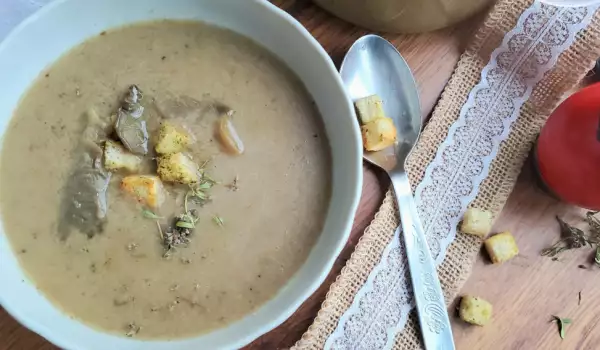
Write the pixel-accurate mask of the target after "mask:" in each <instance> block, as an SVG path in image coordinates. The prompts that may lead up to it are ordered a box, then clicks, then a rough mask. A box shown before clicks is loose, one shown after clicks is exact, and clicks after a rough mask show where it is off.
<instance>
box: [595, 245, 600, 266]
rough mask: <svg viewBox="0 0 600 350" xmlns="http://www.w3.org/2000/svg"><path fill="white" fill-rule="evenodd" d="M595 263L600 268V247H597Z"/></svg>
mask: <svg viewBox="0 0 600 350" xmlns="http://www.w3.org/2000/svg"><path fill="white" fill-rule="evenodd" d="M594 262H595V263H596V265H598V266H599V267H600V246H598V247H596V255H595V256H594Z"/></svg>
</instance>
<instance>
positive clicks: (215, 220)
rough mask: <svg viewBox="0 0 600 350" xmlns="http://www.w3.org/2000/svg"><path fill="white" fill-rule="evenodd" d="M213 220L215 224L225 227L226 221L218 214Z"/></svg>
mask: <svg viewBox="0 0 600 350" xmlns="http://www.w3.org/2000/svg"><path fill="white" fill-rule="evenodd" d="M213 221H214V222H215V224H217V225H219V226H221V227H223V225H224V224H225V221H223V218H222V217H220V216H218V215H215V216H213Z"/></svg>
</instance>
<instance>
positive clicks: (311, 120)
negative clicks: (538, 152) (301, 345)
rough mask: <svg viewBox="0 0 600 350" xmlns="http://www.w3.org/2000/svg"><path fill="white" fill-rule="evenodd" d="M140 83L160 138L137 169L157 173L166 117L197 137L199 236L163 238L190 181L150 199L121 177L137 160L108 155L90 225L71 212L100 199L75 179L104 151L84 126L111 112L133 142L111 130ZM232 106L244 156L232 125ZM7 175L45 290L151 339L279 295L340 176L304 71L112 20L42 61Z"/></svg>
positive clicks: (10, 148) (3, 166)
mask: <svg viewBox="0 0 600 350" xmlns="http://www.w3.org/2000/svg"><path fill="white" fill-rule="evenodd" d="M133 84H135V85H136V86H137V87H138V88H139V89H140V90H141V91H142V92H143V106H144V112H143V113H144V118H145V120H146V122H147V129H148V134H149V148H150V149H151V150H150V151H149V152H148V153H147V154H146V155H144V156H140V157H139V158H140V159H143V166H142V167H141V169H142V170H138V171H134V172H133V175H136V174H138V175H139V174H148V175H154V176H155V175H156V157H157V155H156V154H155V152H154V151H153V148H154V146H155V145H154V144H155V142H156V133H157V129H158V128H159V127H160V125H161V123H163V122H165V121H170V122H171V123H173V124H174V125H178V126H179V127H181V128H182V130H186V131H187V132H188V133H189V136H190V137H191V139H193V140H194V141H195V142H193V143H191V144H190V145H188V146H187V147H186V150H185V154H186V155H187V156H189V159H191V160H192V161H193V162H194V163H195V164H197V165H198V167H199V169H201V170H200V173H202V174H204V175H205V176H204V177H203V179H204V180H203V182H202V184H208V185H206V186H204V187H202V189H201V191H203V192H202V193H203V194H202V196H204V195H206V198H197V197H196V198H195V201H194V200H189V205H190V206H191V207H193V208H194V211H193V213H194V220H197V222H195V223H194V224H193V225H192V226H193V229H190V231H186V232H188V233H190V232H191V235H190V236H189V242H188V241H187V240H186V242H184V243H185V244H179V245H176V244H173V245H172V246H171V245H170V244H166V243H165V242H166V238H165V235H168V234H170V233H169V232H179V231H173V230H174V229H175V230H179V229H181V230H183V229H185V228H184V227H179V226H177V225H178V223H177V224H175V223H176V222H177V219H174V216H176V215H178V214H181V213H188V211H187V208H186V209H185V210H186V211H184V205H185V204H187V201H188V198H187V197H186V194H189V193H190V192H189V191H190V188H192V186H189V187H188V186H186V185H181V184H179V185H178V184H173V183H170V182H168V181H163V182H164V191H165V197H166V199H165V200H164V203H163V204H162V205H161V206H159V207H152V206H148V205H144V203H143V202H142V203H141V204H140V203H138V202H137V201H136V200H135V199H134V198H133V197H132V196H131V195H130V194H128V193H126V192H124V191H123V190H122V188H121V183H122V181H123V177H124V176H125V175H127V174H128V173H127V172H126V171H122V170H119V171H113V172H112V173H108V172H106V171H105V170H104V169H102V167H103V165H100V166H99V165H98V164H99V163H94V167H98V166H99V167H98V168H95V169H96V170H98V171H104V173H103V174H104V175H105V176H100V177H98V178H95V180H98V181H99V180H102V181H104V180H106V183H107V184H108V187H107V188H105V195H106V213H105V214H106V215H105V217H100V216H101V215H100V216H98V217H96V216H94V219H93V220H91V221H89V220H88V219H90V218H89V217H86V220H88V221H86V220H83V219H82V220H83V221H81V222H79V223H78V224H76V223H74V222H71V221H69V220H73V219H74V218H75V216H76V215H75V214H73V212H69V211H68V210H66V209H65V203H67V204H68V205H67V207H68V206H69V205H71V210H73V211H76V210H82V208H83V209H85V208H86V205H88V206H89V207H93V208H95V210H96V212H94V215H96V214H98V213H99V212H101V211H102V210H101V209H102V208H101V204H98V203H96V201H97V200H98V198H99V197H98V196H96V197H94V198H91V199H89V200H90V202H89V203H87V202H85V198H84V199H83V200H84V203H83V204H84V205H83V207H82V205H81V198H78V199H77V200H75V199H74V198H72V196H80V197H81V196H82V193H83V194H86V193H87V192H85V191H83V190H82V189H81V188H79V187H78V186H80V183H79V182H77V181H75V179H76V174H77V171H78V170H81V167H83V166H88V167H90V169H91V164H92V163H89V164H88V163H87V160H89V159H88V158H89V157H90V154H91V153H89V154H88V153H85V152H87V151H84V149H86V147H88V145H86V144H85V143H83V142H84V141H87V142H89V141H90V139H89V138H88V139H87V140H83V141H82V139H83V138H85V137H86V135H87V136H89V132H88V131H89V127H90V125H92V129H93V123H92V122H90V120H93V119H99V120H95V121H94V122H96V123H98V124H101V125H102V127H99V129H102V128H104V129H102V133H100V132H98V133H93V134H94V135H93V136H94V137H93V138H92V141H93V142H94V143H95V145H98V146H99V147H102V146H103V145H104V142H105V139H113V140H114V141H115V142H118V141H119V138H118V137H117V136H116V135H115V132H114V130H113V131H110V127H111V126H112V125H114V115H115V114H117V113H118V111H119V108H120V106H121V108H123V107H122V106H123V105H122V103H123V98H124V96H125V95H126V94H127V92H128V89H130V87H131V85H133ZM224 113H225V114H227V115H228V116H229V117H231V121H232V122H233V125H234V126H235V130H237V134H238V135H239V138H240V140H241V142H243V146H244V152H243V153H242V154H239V155H236V154H232V153H231V152H226V148H224V144H223V142H222V138H220V137H219V135H218V124H219V120H220V119H219V118H223V115H224ZM90 115H92V116H93V118H92V117H90ZM105 125H108V127H106V128H105V127H104V126H105ZM86 127H87V128H88V129H86ZM83 130H87V131H86V132H83ZM107 130H108V131H107ZM92 131H93V130H92ZM100 149H101V148H100ZM82 153H85V154H87V156H88V158H86V157H82ZM93 157H94V156H93V155H92V156H91V158H93ZM95 161H96V160H94V162H95ZM0 174H1V177H0V186H1V187H0V205H1V210H2V220H3V224H4V229H5V233H6V235H7V236H8V238H9V240H10V242H11V244H12V246H13V249H14V251H15V252H16V253H17V255H18V257H19V260H20V263H21V265H22V266H23V268H24V269H25V270H26V271H27V273H28V274H29V276H30V277H31V279H32V280H33V282H34V283H35V284H36V286H37V287H38V288H39V290H41V291H42V292H43V293H44V294H45V295H46V296H47V297H49V298H50V300H52V301H53V302H54V303H55V304H57V305H58V306H59V307H60V308H61V309H62V310H64V311H65V312H66V313H68V314H70V315H72V316H73V317H75V318H77V319H80V320H82V321H84V322H86V323H88V324H90V325H93V326H96V327H98V328H100V329H103V330H106V331H110V332H116V333H119V334H122V335H128V336H136V337H141V338H178V337H186V336H191V335H195V334H199V333H203V332H207V331H209V330H211V329H215V328H218V327H222V326H224V325H226V324H228V323H230V322H232V321H235V320H237V319H239V318H241V317H243V316H245V315H247V314H249V313H251V312H252V311H253V310H254V309H256V308H257V307H258V306H260V305H261V304H263V303H265V302H266V301H268V300H269V299H270V298H272V297H273V296H274V295H275V294H276V293H277V291H278V290H279V289H280V288H281V287H282V286H283V285H284V284H285V283H286V282H287V281H288V280H289V279H290V278H291V276H292V275H293V274H294V273H295V272H296V271H297V270H298V268H299V267H300V266H301V265H302V263H303V262H304V261H305V259H306V257H307V255H308V253H309V251H310V249H311V248H312V246H313V244H314V243H315V241H316V239H317V238H318V235H319V234H320V232H321V229H322V226H323V223H324V220H325V216H326V214H327V208H328V205H329V195H330V182H331V169H330V153H329V145H328V142H327V139H326V135H325V133H324V130H323V126H322V124H321V120H320V117H319V115H318V112H317V110H316V108H315V106H314V103H313V102H312V100H311V98H310V96H309V94H308V93H307V91H306V90H305V88H304V87H303V85H302V84H301V82H300V81H299V79H297V77H295V76H294V75H293V73H292V72H291V71H290V70H289V69H288V68H287V67H285V66H284V64H283V63H281V62H280V61H279V60H278V59H276V58H275V57H274V56H273V55H272V54H270V53H269V52H267V51H266V50H265V49H263V48H262V47H260V46H258V45H257V44H255V43H253V42H252V41H250V40H248V39H246V38H244V37H242V36H240V35H238V34H236V33H233V32H230V31H228V30H224V29H220V28H216V27H213V26H209V25H205V24H202V23H196V22H180V21H159V22H151V23H141V24H136V25H133V26H129V27H124V28H119V29H116V30H113V31H108V32H103V33H101V34H100V35H99V36H97V37H94V38H92V39H90V40H88V41H86V42H84V43H82V44H80V45H79V46H77V47H75V48H74V49H72V50H71V51H69V52H68V53H67V54H65V55H64V56H63V57H61V58H60V59H59V60H58V61H57V62H55V63H54V64H53V65H51V66H50V67H49V68H48V69H47V70H46V71H44V72H42V74H41V75H40V77H39V78H38V79H37V80H36V81H35V83H34V84H33V85H32V87H31V88H30V90H29V91H28V92H27V93H26V94H25V95H24V97H23V98H22V100H21V102H20V104H19V106H18V108H17V110H16V112H15V114H14V116H13V118H12V121H11V123H10V126H9V128H8V130H7V132H6V134H5V137H4V140H3V149H2V154H1V163H0ZM129 175H131V174H129ZM209 176H210V177H209ZM87 179H89V178H87ZM213 179H214V181H213ZM197 185H198V183H196V184H195V186H197ZM209 187H210V188H209ZM196 190H198V188H197V187H196ZM92 197H93V196H92ZM192 197H193V195H192ZM190 198H191V197H190ZM97 204H98V205H100V207H94V205H97ZM190 210H191V209H190ZM190 212H192V211H190ZM88 214H89V212H88ZM174 220H175V221H174ZM82 223H83V224H82ZM90 224H93V225H95V226H93V227H91V226H90V227H89V228H90V229H89V230H87V228H86V229H84V228H85V225H90ZM186 225H187V224H186ZM184 226H185V225H184ZM65 227H66V229H65Z"/></svg>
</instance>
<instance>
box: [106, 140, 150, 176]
mask: <svg viewBox="0 0 600 350" xmlns="http://www.w3.org/2000/svg"><path fill="white" fill-rule="evenodd" d="M141 165H142V158H140V157H138V156H136V155H135V154H133V153H130V152H129V151H127V150H126V149H125V147H123V146H122V145H121V144H120V143H119V142H115V141H112V140H107V141H106V142H105V143H104V168H106V170H109V171H115V170H120V169H125V170H127V171H129V172H132V173H133V172H136V171H139V170H140V166H141Z"/></svg>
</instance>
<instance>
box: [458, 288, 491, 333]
mask: <svg viewBox="0 0 600 350" xmlns="http://www.w3.org/2000/svg"><path fill="white" fill-rule="evenodd" d="M458 314H459V316H460V318H461V319H462V320H463V321H465V322H468V323H470V324H474V325H477V326H484V325H485V324H486V323H487V322H488V321H489V320H490V318H491V317H492V304H490V303H489V302H487V301H485V300H483V299H481V298H478V297H474V296H471V295H465V296H464V297H462V300H461V301H460V308H459V309H458Z"/></svg>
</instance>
